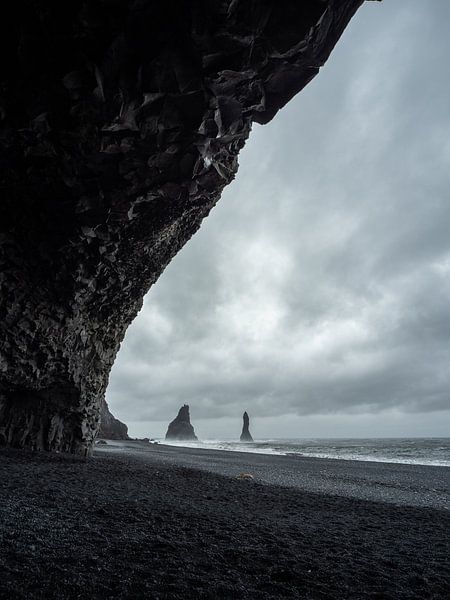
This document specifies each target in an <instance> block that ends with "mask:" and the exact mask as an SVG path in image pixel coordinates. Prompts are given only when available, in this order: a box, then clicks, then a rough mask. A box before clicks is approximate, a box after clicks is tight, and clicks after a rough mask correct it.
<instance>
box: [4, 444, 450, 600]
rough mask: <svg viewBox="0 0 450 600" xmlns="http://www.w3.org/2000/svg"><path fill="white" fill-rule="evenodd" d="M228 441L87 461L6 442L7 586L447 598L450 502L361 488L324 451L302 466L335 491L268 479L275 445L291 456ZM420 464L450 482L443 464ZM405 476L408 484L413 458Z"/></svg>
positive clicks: (12, 593)
mask: <svg viewBox="0 0 450 600" xmlns="http://www.w3.org/2000/svg"><path fill="white" fill-rule="evenodd" d="M205 452H206V454H205ZM213 454H214V453H213ZM222 454H223V455H225V454H226V455H227V456H226V457H225V456H224V457H223V459H220V457H217V456H213V455H212V454H211V453H210V451H203V452H201V453H200V456H199V455H198V454H196V453H195V452H194V454H192V453H191V452H186V451H185V450H183V449H178V448H176V449H170V450H167V449H166V448H162V447H161V448H158V447H154V448H152V449H151V450H147V449H144V445H142V448H141V449H140V450H139V449H136V448H133V449H130V448H128V449H126V448H117V447H116V448H113V447H112V445H111V446H107V447H105V448H102V449H100V448H99V449H98V450H97V451H96V453H95V455H94V457H93V458H92V459H89V460H87V461H84V460H81V459H77V458H73V457H66V456H60V455H47V454H30V453H23V452H15V451H10V450H9V451H6V450H0V499H1V502H0V538H1V539H0V541H1V543H0V569H1V577H0V598H2V599H3V598H5V599H14V598H21V599H25V598H26V599H29V598H30V599H34V598H39V599H40V598H42V599H43V598H50V599H53V598H55V599H56V598H58V599H65V598H67V599H72V598H83V599H84V598H86V599H91V598H95V599H97V598H98V599H100V598H111V599H112V598H136V599H144V598H145V599H147V598H148V599H149V600H153V599H155V600H156V599H180V600H181V599H191V598H192V599H202V598H205V599H206V598H208V599H211V600H213V599H218V598H224V599H229V600H234V599H238V598H245V599H250V598H251V599H262V600H264V599H275V598H302V599H314V600H315V599H322V598H323V599H333V600H334V599H340V598H352V599H357V598H364V599H365V598H367V599H369V598H371V599H379V600H385V599H392V600H394V599H395V600H397V599H411V598H417V599H419V598H420V599H421V600H422V599H425V598H427V599H433V598H434V599H444V598H445V599H447V598H448V590H449V586H450V580H449V568H448V567H449V564H448V555H449V546H448V531H449V530H450V513H449V511H447V510H444V509H443V508H436V507H433V506H432V504H431V503H434V502H435V498H434V497H433V498H432V499H431V501H430V506H426V505H424V504H422V505H421V506H420V507H418V506H411V505H410V504H409V503H408V502H407V495H404V496H402V494H403V492H398V493H399V495H398V496H397V500H396V501H395V502H393V501H392V499H390V500H389V501H387V502H379V501H374V500H370V501H369V500H367V499H365V500H363V499H361V498H358V497H356V495H355V494H353V493H350V492H351V489H353V488H352V486H354V487H356V488H357V487H358V481H363V480H364V477H363V475H362V473H363V471H361V472H359V471H358V469H359V467H355V466H354V463H353V462H352V463H348V464H347V466H346V465H339V464H338V463H342V462H345V461H324V462H323V463H322V460H321V459H316V460H315V461H313V462H312V463H310V462H309V460H307V461H306V462H305V461H303V460H302V461H301V462H302V471H303V474H304V475H303V479H302V480H303V481H309V482H310V483H309V484H308V485H313V484H312V483H311V482H315V483H314V485H319V483H320V481H323V480H325V479H329V480H331V481H332V482H333V483H332V484H331V489H334V493H333V494H331V493H323V492H321V493H318V492H317V491H315V492H314V491H307V490H306V491H305V489H302V486H301V485H299V484H298V482H297V484H295V485H293V483H294V482H293V480H292V479H291V480H290V481H289V479H287V480H285V481H284V484H285V485H286V484H287V485H288V486H289V487H281V486H279V485H273V481H272V484H271V485H269V484H268V483H264V482H263V478H262V473H263V470H264V469H263V466H264V463H265V462H266V464H267V465H268V466H267V473H272V474H273V475H266V476H267V477H268V478H270V477H275V475H276V471H277V469H278V470H280V469H281V467H277V466H275V465H276V462H274V461H273V460H272V459H277V460H280V459H283V458H287V459H289V457H269V460H266V458H267V457H261V456H260V455H248V454H245V455H244V454H241V453H220V455H222ZM206 455H208V456H209V457H210V458H209V459H207V456H206ZM228 455H230V456H228ZM231 455H238V456H231ZM202 456H203V458H201V457H202ZM296 460H298V459H296ZM189 461H191V464H190V466H186V465H185V464H184V462H189ZM194 462H196V464H195V465H193V464H192V463H194ZM200 463H202V464H203V466H202V467H201V468H200V466H201V465H200ZM288 463H289V465H290V460H287V461H286V464H288ZM314 464H316V466H314ZM361 464H362V465H366V467H367V465H368V464H369V463H361ZM370 464H374V463H370ZM217 465H219V467H217ZM320 465H322V466H320ZM194 466H195V468H194ZM247 467H253V470H250V468H247ZM389 467H390V465H388V466H387V467H386V466H385V465H383V467H382V468H383V469H384V470H385V471H386V470H387V471H390V469H389ZM394 467H395V468H396V467H397V465H395V466H394ZM219 468H220V469H223V470H224V471H225V470H227V469H228V470H229V473H228V475H236V474H237V473H236V471H237V472H241V471H250V472H253V474H254V475H255V479H254V480H250V481H246V480H239V479H236V477H230V476H228V477H226V476H224V475H220V474H217V473H215V472H212V471H214V470H215V471H217V470H219ZM355 468H356V469H357V470H356V471H355ZM286 469H287V472H289V470H290V469H291V472H292V469H293V467H286ZM346 469H347V477H345V476H344V473H345V471H346ZM374 469H375V468H374ZM422 469H424V470H425V471H426V470H428V469H431V470H432V471H430V475H429V479H428V480H429V481H430V482H431V481H433V482H439V481H440V482H441V483H442V482H443V483H444V484H445V481H446V476H445V474H444V473H442V474H440V475H439V476H438V477H437V475H436V473H437V472H440V469H439V468H433V467H423V468H422ZM433 469H438V471H436V472H435V471H434V470H433ZM297 470H298V467H297ZM369 470H370V467H369ZM315 471H319V472H320V471H322V474H321V475H320V476H319V475H314V472H315ZM425 471H424V472H425ZM444 471H446V470H445V469H444ZM397 472H398V471H397ZM400 472H402V469H400ZM258 473H260V474H258ZM306 473H307V474H308V476H306ZM372 474H373V475H374V474H375V470H374V471H373V472H372ZM285 476H286V475H283V477H285ZM377 477H378V478H379V477H381V475H377ZM389 477H393V478H394V479H395V477H394V476H393V475H392V471H391V476H388V475H387V474H386V475H385V476H384V479H382V480H377V484H376V485H372V488H373V489H378V488H379V487H380V488H381V487H383V481H387V480H388V479H389ZM404 477H405V481H406V480H407V481H409V482H410V483H409V485H410V486H411V485H412V483H413V480H414V469H413V471H411V472H410V470H409V469H406V471H405V474H404ZM417 477H418V479H417V480H418V481H419V483H418V484H417V485H418V488H419V489H420V490H421V492H420V494H419V495H422V496H423V497H426V493H425V491H424V489H423V485H424V481H425V479H426V475H424V474H420V473H419V471H417ZM366 479H367V477H366ZM369 479H370V477H369ZM299 481H300V479H299ZM350 481H353V483H352V484H351V485H349V482H350ZM342 482H344V483H342ZM345 482H347V483H345ZM304 485H306V484H304ZM320 485H322V484H320ZM405 485H406V484H405V483H404V482H403V481H402V482H401V484H400V488H401V489H403V488H404V487H405ZM366 487H367V489H369V488H370V487H371V486H370V485H369V484H367V486H366ZM340 492H341V493H340ZM376 493H377V494H378V492H376ZM396 493H397V492H396ZM364 494H368V492H367V490H366V491H365V492H364ZM422 502H423V500H422Z"/></svg>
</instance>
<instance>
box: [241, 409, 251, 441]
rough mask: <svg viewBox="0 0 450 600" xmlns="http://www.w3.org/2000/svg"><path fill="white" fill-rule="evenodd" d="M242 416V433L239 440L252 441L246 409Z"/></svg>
mask: <svg viewBox="0 0 450 600" xmlns="http://www.w3.org/2000/svg"><path fill="white" fill-rule="evenodd" d="M242 418H243V420H244V424H243V425H242V433H241V438H240V439H241V442H253V438H252V435H251V433H250V430H249V428H248V426H249V424H250V419H249V416H248V413H247V411H245V413H244V414H243V417H242Z"/></svg>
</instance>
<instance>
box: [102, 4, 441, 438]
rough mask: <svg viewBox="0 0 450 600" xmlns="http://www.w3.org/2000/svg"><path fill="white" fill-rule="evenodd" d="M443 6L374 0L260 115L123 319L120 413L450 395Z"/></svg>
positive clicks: (403, 408) (115, 405)
mask: <svg viewBox="0 0 450 600" xmlns="http://www.w3.org/2000/svg"><path fill="white" fill-rule="evenodd" d="M449 19H450V4H449V3H448V1H447V0H441V1H438V0H436V1H435V2H433V3H424V2H421V1H420V0H415V1H412V0H404V1H402V2H400V1H399V2H395V3H383V4H378V3H366V4H365V5H364V6H363V7H362V9H361V10H360V11H359V13H358V14H357V15H356V17H355V19H354V20H353V21H352V22H351V24H350V26H349V28H348V30H347V31H346V32H345V33H344V36H343V38H342V39H341V41H340V43H339V44H338V45H337V47H336V49H335V51H334V53H333V55H332V57H331V58H330V60H329V62H328V63H327V64H326V66H325V67H324V68H323V69H322V71H321V73H320V74H319V75H318V76H317V78H316V79H315V80H314V81H313V82H312V83H311V84H310V85H309V86H308V87H307V88H306V89H305V90H304V91H303V92H302V93H301V94H300V95H299V96H298V97H297V98H295V99H294V100H293V101H292V102H291V103H290V104H289V105H288V106H287V107H285V109H284V110H283V111H281V113H280V114H279V115H277V117H276V118H275V119H274V121H272V122H271V123H270V124H269V125H267V126H264V127H260V126H255V127H254V130H253V133H252V136H251V138H250V141H249V142H248V144H247V146H246V148H245V149H244V150H243V152H242V154H241V158H240V163H241V166H240V171H239V174H238V177H237V179H236V181H235V182H234V183H233V184H232V185H231V186H229V188H228V189H226V191H225V193H224V194H223V197H222V199H221V201H220V202H219V204H218V205H217V207H216V208H215V209H214V210H213V211H212V213H211V215H210V217H209V218H208V219H207V220H206V221H204V223H203V226H202V228H201V230H200V231H199V232H198V233H197V234H196V235H195V236H194V238H192V240H191V241H190V242H189V243H188V244H187V245H186V247H185V248H184V249H183V250H182V251H181V252H180V253H179V255H178V256H177V257H176V258H175V259H174V260H173V261H172V263H171V264H170V265H169V266H168V268H167V269H166V271H165V273H164V274H163V275H162V276H161V278H160V280H159V282H158V283H157V284H156V285H155V286H154V287H153V288H152V289H151V291H150V292H149V294H148V295H147V297H146V299H145V303H144V308H143V309H142V311H141V313H140V314H139V316H138V317H137V318H136V320H135V321H134V323H133V324H132V325H131V326H130V328H129V330H128V332H127V335H126V338H125V341H124V343H123V345H122V349H121V351H120V353H119V355H118V358H117V361H116V364H115V365H114V368H113V372H112V375H111V380H110V386H109V389H108V393H107V399H108V401H109V402H110V405H111V408H112V410H113V411H114V412H115V413H117V415H118V416H120V417H121V418H122V419H124V420H125V421H127V422H129V421H133V422H138V421H140V422H147V421H148V422H154V421H160V420H162V421H168V420H169V419H170V418H172V417H173V416H174V414H175V413H176V411H177V409H178V407H179V406H180V405H181V404H182V403H188V404H190V405H191V406H192V407H195V414H196V415H197V416H198V417H199V418H201V419H213V420H214V419H215V420H217V419H226V418H228V419H230V418H233V417H234V416H236V415H240V414H241V413H242V412H243V410H244V409H246V410H248V411H249V412H250V413H251V414H252V415H254V416H256V417H260V418H273V419H274V421H273V422H274V424H275V423H276V422H277V420H276V418H277V417H279V416H280V415H328V414H353V415H357V414H382V413H383V411H386V410H387V411H397V412H398V411H400V413H404V414H408V413H415V412H421V413H424V412H430V413H433V412H434V411H446V410H448V409H449V407H450V400H449V396H450V391H449V390H450V368H449V364H450V362H449V359H450V351H449V348H450V319H449V306H450V239H449V231H450V202H449V190H450V169H449V162H450V118H449V117H450V115H449V107H448V106H449V105H448V98H449V97H450V77H449V75H450V73H449V71H450V62H449V60H448V57H449V56H450V38H449V37H448V32H447V24H448V22H449ZM444 414H447V413H444ZM436 415H441V416H440V417H439V419H441V418H442V413H441V412H439V413H438V412H436ZM437 418H438V417H437ZM275 434H276V432H275ZM275 434H274V435H275Z"/></svg>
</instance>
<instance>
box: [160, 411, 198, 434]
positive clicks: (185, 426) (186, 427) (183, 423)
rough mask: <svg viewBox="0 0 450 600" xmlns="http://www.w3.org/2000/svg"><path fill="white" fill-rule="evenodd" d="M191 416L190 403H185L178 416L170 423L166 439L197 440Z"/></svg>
mask: <svg viewBox="0 0 450 600" xmlns="http://www.w3.org/2000/svg"><path fill="white" fill-rule="evenodd" d="M197 439H198V438H197V436H196V435H195V432H194V428H193V427H192V425H191V419H190V416H189V405H188V404H185V405H184V406H182V407H181V408H180V410H179V411H178V415H177V416H176V418H175V419H174V420H173V421H172V422H171V423H169V427H168V429H167V433H166V440H197Z"/></svg>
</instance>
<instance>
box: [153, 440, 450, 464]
mask: <svg viewBox="0 0 450 600" xmlns="http://www.w3.org/2000/svg"><path fill="white" fill-rule="evenodd" d="M161 441H162V442H163V443H165V444H169V445H172V446H185V447H189V448H208V449H211V450H225V451H237V452H252V453H260V454H281V455H298V456H299V457H300V456H308V457H314V458H338V459H341V460H358V461H375V462H390V463H403V464H416V465H434V466H447V467H449V466H450V438H365V439H358V438H353V439H350V438H349V439H332V438H328V439H325V438H321V439H320V438H314V439H304V438H303V439H296V438H292V439H265V440H255V442H253V443H242V442H238V441H233V440H204V441H199V442H166V441H163V440H161Z"/></svg>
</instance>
